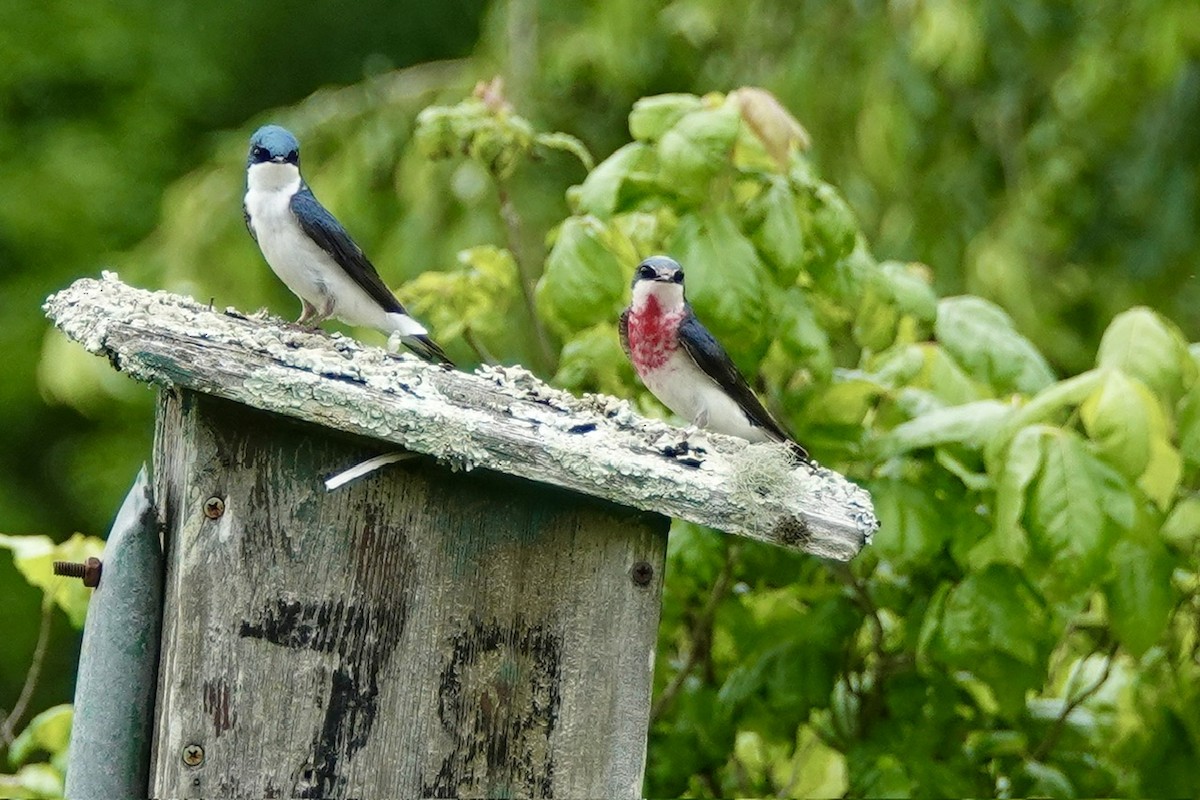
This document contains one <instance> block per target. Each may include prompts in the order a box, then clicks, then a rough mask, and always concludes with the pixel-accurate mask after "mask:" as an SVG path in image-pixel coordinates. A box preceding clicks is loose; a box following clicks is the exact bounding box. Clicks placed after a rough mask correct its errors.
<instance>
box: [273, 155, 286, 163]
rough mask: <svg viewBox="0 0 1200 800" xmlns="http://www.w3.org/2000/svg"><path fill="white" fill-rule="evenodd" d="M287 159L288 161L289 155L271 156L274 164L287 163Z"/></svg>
mask: <svg viewBox="0 0 1200 800" xmlns="http://www.w3.org/2000/svg"><path fill="white" fill-rule="evenodd" d="M286 161H287V156H273V157H272V158H271V163H272V164H283V163H285V162H286Z"/></svg>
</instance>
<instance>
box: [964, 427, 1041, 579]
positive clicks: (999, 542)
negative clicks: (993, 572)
mask: <svg viewBox="0 0 1200 800" xmlns="http://www.w3.org/2000/svg"><path fill="white" fill-rule="evenodd" d="M1053 430H1054V429H1052V428H1045V427H1042V426H1031V427H1028V428H1022V429H1021V430H1020V431H1019V432H1018V433H1017V435H1016V436H1014V437H1013V439H1012V442H1011V443H1010V444H1009V446H1008V453H1007V456H1006V458H1005V459H1004V461H1003V463H1002V464H1001V465H1000V473H999V475H998V476H997V477H996V501H995V516H996V524H995V528H994V530H993V533H992V535H991V536H989V537H988V538H986V539H984V540H983V541H982V542H980V543H979V544H977V545H976V546H975V547H974V548H973V549H972V550H971V553H970V556H969V558H970V562H971V565H972V567H973V568H974V569H983V568H984V567H985V566H987V565H988V564H991V563H1006V564H1013V565H1016V566H1020V565H1022V564H1024V563H1025V558H1026V556H1027V555H1028V553H1029V540H1028V537H1027V535H1026V532H1025V529H1024V528H1023V527H1022V526H1021V517H1022V516H1023V515H1024V513H1025V496H1026V490H1027V489H1028V488H1029V484H1031V483H1032V482H1033V477H1034V475H1036V474H1037V472H1038V469H1039V468H1040V467H1041V465H1042V439H1043V438H1044V437H1045V436H1046V435H1047V434H1048V433H1049V432H1051V431H1053Z"/></svg>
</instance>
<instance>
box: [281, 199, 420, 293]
mask: <svg viewBox="0 0 1200 800" xmlns="http://www.w3.org/2000/svg"><path fill="white" fill-rule="evenodd" d="M292 213H293V214H295V215H296V221H297V222H299V223H300V227H301V229H302V230H303V231H304V232H305V233H306V234H307V235H308V236H309V238H311V239H312V240H313V241H314V242H316V243H317V245H319V246H320V248H321V249H322V250H324V251H325V252H326V253H329V255H330V256H331V257H332V258H333V260H334V261H335V262H336V263H337V265H338V266H339V267H341V268H342V269H343V270H345V272H346V274H347V275H349V276H350V277H351V278H353V279H354V282H355V283H357V284H358V285H359V286H360V287H362V289H363V291H365V292H366V293H367V294H368V295H369V296H370V297H371V299H373V300H374V301H375V302H377V303H379V305H381V306H383V308H384V309H385V310H387V311H394V312H399V313H401V314H405V313H408V312H406V311H405V310H404V306H402V305H401V304H400V301H399V300H397V299H396V296H395V295H394V294H392V290H391V289H389V288H388V287H387V286H386V285H385V284H384V282H383V279H382V278H380V277H379V273H378V272H376V271H375V267H374V265H373V264H371V262H370V261H368V260H367V257H366V256H365V255H363V251H362V250H361V249H359V246H358V245H356V244H355V243H354V240H353V239H351V238H350V234H349V233H347V232H346V229H345V228H343V227H342V225H341V223H340V222H338V221H337V220H336V219H334V218H333V214H330V213H329V212H328V211H326V210H325V206H323V205H321V204H320V203H319V202H317V198H315V197H313V193H312V192H311V191H310V190H309V188H308V187H307V186H301V187H300V190H299V191H298V192H296V194H294V195H293V196H292Z"/></svg>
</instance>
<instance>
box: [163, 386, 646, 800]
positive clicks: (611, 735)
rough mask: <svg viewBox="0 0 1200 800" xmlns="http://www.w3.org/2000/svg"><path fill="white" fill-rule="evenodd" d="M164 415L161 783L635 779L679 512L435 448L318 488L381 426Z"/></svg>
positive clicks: (403, 789) (462, 785) (173, 400)
mask: <svg viewBox="0 0 1200 800" xmlns="http://www.w3.org/2000/svg"><path fill="white" fill-rule="evenodd" d="M158 420H159V424H158V429H157V434H156V445H155V462H154V466H155V470H154V471H155V475H156V480H157V483H158V487H157V491H158V497H159V498H161V500H162V503H161V513H162V515H163V524H164V526H165V527H164V530H165V532H166V533H165V539H166V545H167V578H166V587H165V592H164V594H165V609H164V615H163V648H162V663H161V670H160V673H159V692H158V704H157V708H156V735H155V737H154V738H155V751H154V753H153V756H152V772H151V775H152V777H151V785H150V787H149V788H150V793H151V794H152V795H153V796H159V797H183V796H192V797H197V796H199V797H560V798H561V797H637V796H639V795H640V791H641V781H642V772H643V768H644V760H645V746H646V732H647V729H648V725H649V708H650V692H651V669H652V665H653V657H654V647H655V636H656V630H657V626H658V617H659V605H660V593H661V587H662V568H663V560H664V553H665V547H666V531H667V524H668V520H667V519H666V518H664V517H661V516H657V515H653V514H646V513H641V512H637V511H633V510H630V509H627V508H622V507H619V506H616V505H613V504H611V503H607V502H603V501H598V500H594V499H590V498H586V497H583V496H581V495H578V494H575V493H570V492H565V491H562V490H557V489H553V488H550V487H546V486H543V485H537V484H533V483H530V482H528V481H524V480H521V479H517V478H511V477H505V476H500V475H496V474H494V473H491V472H487V471H476V472H471V473H464V472H461V471H460V472H455V471H452V470H451V469H450V468H448V467H447V466H445V465H443V464H439V463H438V461H437V460H435V459H433V458H415V459H412V460H409V461H405V462H404V463H402V464H399V465H395V466H392V467H389V468H388V469H386V470H383V471H380V472H378V473H375V474H373V475H371V476H369V477H367V478H364V479H362V480H359V481H357V482H355V483H353V484H351V485H349V486H347V487H344V488H342V489H338V490H336V491H334V492H328V491H326V490H325V488H324V485H323V482H322V481H323V478H325V477H326V476H328V475H329V474H330V473H333V472H336V471H339V470H341V469H344V468H345V467H347V466H350V465H351V464H354V463H356V462H358V461H360V460H361V459H363V458H366V457H369V456H371V455H374V454H376V453H377V452H379V450H380V449H381V447H382V445H381V443H380V442H378V441H372V440H369V439H364V438H360V437H354V436H349V435H346V434H343V433H339V432H335V431H330V430H328V429H324V428H319V427H317V426H314V425H309V424H303V423H298V422H295V421H291V420H287V419H285V418H282V417H279V416H276V415H271V414H266V413H262V412H258V411H254V410H250V409H247V408H246V407H244V406H239V405H236V404H233V403H230V402H227V401H222V400H218V399H213V398H210V397H205V396H203V395H199V394H196V393H194V392H190V391H179V390H166V391H163V392H161V393H160V407H159V415H158ZM209 498H219V499H220V500H221V503H222V504H223V509H224V510H223V513H221V514H220V515H219V516H217V517H216V518H212V517H211V515H210V514H206V513H205V503H206V501H207V500H208V499H209ZM200 752H202V760H201V762H200V763H199V764H195V765H189V763H187V760H190V761H193V762H194V761H196V759H197V754H198V753H200ZM185 754H186V755H187V760H185Z"/></svg>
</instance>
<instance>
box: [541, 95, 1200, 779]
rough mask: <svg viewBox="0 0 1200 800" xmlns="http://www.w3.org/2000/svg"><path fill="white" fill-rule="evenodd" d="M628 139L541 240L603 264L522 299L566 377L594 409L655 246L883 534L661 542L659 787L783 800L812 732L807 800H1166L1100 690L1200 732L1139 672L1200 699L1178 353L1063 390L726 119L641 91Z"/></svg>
mask: <svg viewBox="0 0 1200 800" xmlns="http://www.w3.org/2000/svg"><path fill="white" fill-rule="evenodd" d="M726 114H727V115H729V116H728V117H726V116H723V115H726ZM718 115H722V116H718ZM730 119H732V120H733V121H734V122H735V123H736V125H735V126H734V128H733V129H732V130H731V127H730V123H729V120H730ZM629 122H630V130H631V133H632V134H633V135H634V137H635V138H636V139H637V140H638V141H636V142H635V143H633V144H628V145H625V146H623V147H621V148H619V149H618V150H617V151H616V152H615V153H614V154H613V155H612V156H611V157H610V158H609V159H607V160H605V161H603V162H601V163H600V164H599V165H598V166H597V167H596V168H595V170H593V172H592V173H591V174H590V175H589V176H588V177H587V178H586V179H585V180H584V181H583V183H582V184H581V185H580V186H579V187H577V188H576V189H574V190H573V192H572V193H571V197H572V202H573V206H574V208H575V210H576V214H575V215H574V216H572V217H569V218H568V219H567V220H565V221H564V222H563V223H561V225H560V227H559V233H558V236H559V237H560V238H559V241H562V239H563V238H566V239H568V240H571V241H574V239H575V238H578V237H579V236H580V234H579V233H577V231H581V230H586V231H587V237H588V238H587V240H586V241H588V242H589V246H591V247H592V248H593V250H592V251H590V252H589V251H586V250H584V249H583V248H582V247H580V246H578V245H576V246H573V248H572V250H571V251H570V255H569V257H567V258H560V257H557V256H556V254H555V252H554V251H552V253H551V259H549V260H548V263H547V270H546V272H545V274H544V275H543V277H542V279H541V282H540V285H539V297H540V300H541V303H540V306H539V308H540V310H541V311H542V313H543V314H544V315H545V316H546V318H547V319H548V320H552V321H553V324H554V326H555V329H556V330H557V331H558V332H559V333H560V334H561V335H562V336H563V337H564V339H565V340H566V342H567V347H568V348H577V349H578V350H579V351H580V352H582V353H586V354H587V359H586V360H584V359H582V358H572V359H571V368H570V370H569V372H568V373H560V376H559V378H560V379H561V380H563V381H564V383H566V384H567V385H570V386H572V387H581V386H596V385H600V384H601V383H602V382H603V381H604V376H606V375H610V374H612V372H613V371H614V370H615V369H619V368H620V363H614V359H617V358H618V356H617V354H616V353H615V351H614V349H613V348H612V347H611V346H604V345H602V344H601V342H606V343H609V342H611V341H612V340H613V338H614V337H613V335H612V334H611V333H610V332H609V331H608V330H606V327H607V326H610V325H611V324H612V323H611V320H612V317H613V314H614V307H615V306H617V305H619V304H620V302H621V300H620V297H614V296H613V295H612V288H611V287H612V286H613V285H614V284H616V283H617V282H618V281H623V280H624V279H626V278H627V277H628V273H627V270H628V265H630V264H632V263H634V262H635V261H636V258H640V257H644V256H646V255H649V254H651V253H653V252H660V251H662V252H668V253H670V254H672V255H674V256H675V257H677V258H678V259H680V261H681V263H683V265H684V267H685V269H686V270H687V273H688V286H689V296H690V298H691V299H692V301H693V303H694V305H695V306H696V309H697V313H698V314H699V315H700V316H701V318H702V319H704V320H705V322H706V323H707V324H709V325H710V326H711V327H712V328H713V329H714V330H715V331H716V332H717V333H718V335H719V336H720V337H721V338H722V339H723V340H724V341H725V342H726V344H727V345H731V346H732V347H733V351H732V354H733V356H734V358H735V359H737V360H738V362H739V364H740V365H741V366H742V367H743V369H745V370H746V371H747V372H748V373H749V374H751V375H754V376H755V378H756V382H757V383H759V385H761V386H762V387H763V388H764V393H765V394H766V396H767V397H768V398H769V399H770V401H771V403H772V404H773V405H774V406H775V407H776V408H777V409H779V410H780V411H781V412H782V413H783V414H784V416H785V417H786V418H787V419H788V420H789V421H790V422H791V423H792V424H793V427H794V428H796V429H797V430H799V431H801V440H802V441H805V442H806V443H809V445H810V449H812V450H813V451H814V453H815V454H816V455H817V456H818V457H819V458H821V459H822V460H823V461H830V462H833V463H834V464H835V465H836V466H837V467H838V468H841V469H846V470H848V471H849V472H850V474H852V475H855V476H857V477H858V478H859V479H860V480H864V481H866V482H867V483H868V485H870V486H871V488H872V491H873V494H874V496H875V499H876V502H877V504H878V511H879V515H880V518H881V520H882V523H883V526H882V529H881V530H880V532H879V534H878V537H877V542H876V544H875V546H874V547H873V548H871V549H869V550H868V551H867V552H865V553H864V554H863V555H862V556H860V557H859V559H857V560H856V561H855V562H854V564H853V565H852V568H851V569H850V570H848V571H842V570H841V569H834V570H832V571H830V570H827V569H825V568H823V567H820V566H818V565H816V564H813V563H811V562H809V561H807V560H802V559H796V560H792V559H780V558H779V556H778V554H775V553H762V554H760V553H759V552H757V550H758V549H757V548H751V547H750V546H748V545H739V546H737V547H733V548H729V549H726V546H725V545H723V544H721V541H720V539H716V540H714V539H712V538H711V537H712V534H702V533H701V532H699V531H696V530H695V529H693V528H692V527H691V526H687V525H676V527H675V529H674V531H673V534H672V545H671V550H670V554H669V558H670V572H669V573H668V575H669V579H668V587H667V588H668V596H667V601H666V604H665V607H664V621H663V629H662V631H663V633H662V636H663V640H662V642H661V646H660V661H659V666H658V667H657V670H658V686H659V687H660V689H659V691H660V695H659V699H658V701H657V703H658V705H657V711H658V714H657V716H656V721H655V724H654V728H653V730H652V737H651V750H650V771H649V774H648V781H649V783H648V789H649V793H650V794H656V795H675V794H682V793H689V794H700V795H715V796H724V795H732V794H739V795H762V794H775V793H779V792H780V791H783V792H784V793H785V794H791V793H792V792H794V791H795V790H796V787H797V778H796V777H795V774H796V770H797V769H803V767H800V766H797V764H798V763H799V762H797V761H796V759H797V758H799V757H800V753H801V749H800V746H799V743H802V742H804V741H808V740H810V738H809V737H815V739H816V740H817V741H819V742H821V744H822V746H823V747H824V748H826V749H825V750H823V751H822V752H823V756H822V758H823V759H825V760H823V761H821V762H820V763H822V764H834V763H835V764H837V767H836V768H835V769H834V770H833V773H831V774H835V775H844V776H845V777H844V780H845V781H846V783H845V785H844V787H843V786H842V785H840V784H838V783H837V782H836V780H835V781H834V782H833V783H828V784H822V785H828V786H833V787H836V788H835V791H838V792H841V791H843V790H844V791H846V792H848V793H849V794H851V795H866V796H875V795H881V794H882V795H889V796H890V795H914V794H931V793H938V794H950V795H978V794H991V793H1003V794H1008V793H1011V794H1015V795H1025V794H1051V795H1055V796H1058V795H1076V794H1092V793H1101V794H1103V793H1110V794H1111V793H1127V792H1138V791H1144V790H1145V788H1146V787H1149V786H1152V785H1156V783H1157V782H1158V781H1159V780H1160V778H1159V776H1157V775H1150V774H1147V773H1144V772H1143V771H1141V770H1139V769H1138V768H1137V767H1136V766H1134V765H1133V762H1131V761H1129V760H1128V754H1129V753H1130V752H1139V753H1145V752H1146V750H1145V749H1144V748H1146V747H1149V746H1151V745H1150V744H1149V743H1148V740H1147V739H1146V737H1145V734H1144V732H1143V731H1142V729H1141V727H1140V723H1138V722H1137V721H1136V719H1137V718H1138V717H1140V716H1142V715H1143V714H1144V712H1142V711H1138V712H1136V713H1135V712H1130V711H1127V712H1125V713H1124V714H1121V713H1116V712H1114V711H1113V710H1112V700H1111V697H1110V695H1104V694H1103V692H1110V693H1115V695H1116V696H1118V697H1123V698H1127V699H1126V700H1125V701H1123V702H1127V703H1129V704H1131V706H1130V707H1131V708H1132V707H1138V708H1144V707H1145V704H1151V705H1153V706H1154V707H1155V708H1157V709H1162V710H1163V711H1164V712H1165V713H1168V714H1171V715H1174V716H1175V717H1177V718H1186V717H1188V716H1189V715H1193V716H1194V715H1195V714H1196V713H1197V711H1198V710H1200V707H1198V706H1196V705H1195V699H1194V693H1189V694H1188V696H1187V697H1182V696H1179V695H1177V694H1172V693H1169V692H1163V691H1161V690H1160V689H1159V688H1158V687H1155V686H1153V685H1152V684H1151V683H1146V682H1144V681H1140V680H1139V681H1134V680H1131V679H1130V677H1129V676H1131V675H1139V676H1149V675H1153V674H1158V673H1162V672H1163V671H1164V670H1166V671H1168V672H1170V673H1178V674H1179V676H1180V677H1179V678H1177V679H1176V680H1179V679H1183V677H1182V676H1184V675H1187V676H1191V677H1190V678H1187V679H1188V680H1190V679H1194V678H1196V677H1200V674H1198V673H1197V668H1196V665H1195V662H1194V658H1193V654H1194V648H1195V647H1196V640H1195V636H1194V635H1193V634H1192V633H1187V632H1185V631H1189V630H1191V631H1194V626H1195V625H1196V623H1197V622H1198V621H1200V620H1198V617H1197V606H1196V597H1197V595H1196V591H1197V584H1198V580H1200V578H1198V576H1197V573H1196V571H1195V563H1196V562H1195V542H1196V538H1197V533H1196V529H1195V526H1196V525H1197V524H1198V523H1200V519H1198V516H1197V515H1198V513H1200V512H1197V511H1196V508H1198V507H1200V506H1197V505H1196V500H1195V497H1194V495H1193V494H1192V493H1193V492H1194V491H1195V489H1196V483H1195V481H1196V469H1195V464H1194V462H1188V461H1187V459H1186V458H1185V456H1184V454H1183V452H1181V446H1182V445H1183V444H1184V443H1185V442H1188V441H1191V440H1190V439H1187V438H1186V437H1187V436H1191V435H1192V433H1191V432H1192V431H1193V430H1194V421H1193V420H1194V418H1195V415H1196V411H1195V404H1196V401H1195V400H1194V397H1195V395H1194V394H1193V393H1194V391H1195V386H1196V385H1197V377H1196V364H1195V360H1194V358H1193V357H1192V355H1191V353H1190V352H1189V349H1188V347H1187V345H1186V343H1185V341H1184V340H1183V338H1182V336H1180V334H1179V333H1178V331H1177V330H1176V329H1175V328H1174V326H1172V325H1170V324H1169V323H1167V322H1166V321H1165V320H1163V319H1162V318H1161V317H1159V316H1158V315H1157V314H1155V313H1154V312H1152V311H1149V310H1147V309H1135V310H1133V311H1130V312H1128V313H1126V314H1123V315H1120V316H1118V317H1117V318H1116V319H1115V320H1114V321H1113V323H1112V325H1110V327H1109V328H1108V330H1107V331H1106V332H1105V334H1104V337H1103V339H1102V342H1101V345H1100V348H1099V353H1098V355H1097V358H1096V364H1097V366H1096V369H1095V370H1093V371H1091V372H1088V373H1084V374H1083V375H1080V376H1075V377H1071V378H1067V379H1065V380H1061V381H1060V380H1057V379H1056V376H1055V375H1054V373H1053V371H1052V370H1051V368H1050V367H1049V365H1048V363H1047V360H1046V359H1045V357H1044V356H1043V355H1042V354H1041V353H1040V352H1039V350H1038V348H1037V347H1036V346H1035V345H1034V344H1033V343H1032V342H1031V341H1030V340H1029V339H1027V338H1026V337H1024V336H1023V335H1021V334H1020V333H1019V332H1018V330H1017V327H1016V326H1015V325H1014V323H1013V321H1012V319H1011V318H1010V317H1009V316H1008V315H1007V314H1005V313H1004V312H1003V311H1002V310H1001V309H1000V308H998V307H997V306H995V305H994V304H992V303H989V302H987V301H985V300H983V299H980V298H977V297H956V298H950V299H945V300H942V301H940V302H938V301H937V300H936V298H935V296H934V294H933V292H932V290H931V289H930V287H929V284H928V282H927V275H928V272H927V271H925V270H923V269H921V268H920V267H919V266H914V265H904V264H899V263H896V262H882V263H880V262H876V261H875V259H874V258H873V257H872V256H871V255H870V252H869V250H868V249H867V248H866V246H865V244H864V242H863V239H862V237H861V236H860V235H859V234H858V232H857V231H856V229H855V228H854V226H853V222H852V219H851V218H850V217H849V215H848V214H847V212H846V210H845V209H846V206H845V203H844V202H843V201H841V199H840V198H839V197H838V196H837V194H836V192H835V190H833V189H832V187H830V186H828V185H827V184H824V183H822V182H821V181H820V180H819V179H818V178H816V177H815V173H814V171H813V169H812V166H811V165H810V164H808V163H807V161H806V160H805V157H804V156H803V155H801V154H799V153H795V152H793V154H792V156H791V161H790V163H789V166H788V168H787V169H786V171H784V172H782V173H780V172H779V171H778V170H777V168H774V167H772V166H771V165H770V163H768V162H764V161H760V160H757V159H753V158H748V157H746V155H745V154H746V153H748V152H750V148H749V147H742V146H739V145H738V144H737V142H740V141H744V140H746V139H750V138H752V137H755V136H756V133H755V130H754V129H753V128H752V127H751V126H750V125H749V124H748V122H747V120H746V118H745V117H744V116H741V115H740V112H738V110H737V106H736V105H735V104H733V103H732V102H731V101H730V100H729V98H728V97H726V98H722V97H720V96H718V95H707V96H705V97H703V98H700V97H688V96H681V95H670V96H666V97H662V98H648V99H646V100H643V101H639V103H638V104H636V105H635V107H634V110H633V112H632V113H631V115H630V121H629ZM699 152H703V153H704V157H703V169H701V168H699V167H698V166H695V165H698V164H699V163H700V160H699V159H697V161H696V162H695V164H693V162H691V161H689V156H690V155H691V154H693V153H699ZM780 209H782V210H780ZM631 215H642V216H643V217H648V218H649V219H648V222H646V224H644V225H642V226H641V228H640V230H641V231H642V232H643V234H644V235H643V237H642V238H641V239H638V240H637V241H636V246H637V252H636V258H628V257H624V258H622V257H618V256H617V253H618V252H619V248H616V247H613V246H612V245H611V244H600V243H601V242H612V241H618V240H619V241H620V242H621V243H622V244H621V247H626V246H627V244H628V243H629V242H631V241H633V240H632V239H631V238H630V237H625V236H624V235H623V233H624V231H625V230H626V228H627V220H628V219H629V218H630V216H631ZM606 237H607V238H606ZM623 265H625V266H624V268H623ZM589 287H600V288H597V289H596V290H595V291H591V290H590V288H589ZM583 297H586V299H581V298H583ZM606 316H607V317H608V319H609V320H610V322H609V323H605V322H604V318H605V317H606ZM833 342H837V345H836V346H834V345H833V344H832V343H833ZM830 366H832V367H833V369H830ZM589 369H590V375H589V374H588V373H589ZM604 385H606V386H608V385H611V384H607V383H606V384H604ZM640 402H641V403H642V404H643V405H651V404H652V401H649V400H648V399H647V398H645V397H644V396H643V397H641V398H640ZM1189 464H1190V466H1189ZM714 560H715V563H716V564H717V565H722V564H723V566H719V568H718V569H717V571H716V572H715V573H714V571H713V564H714ZM770 561H774V562H775V563H768V562H770ZM785 566H786V567H787V569H781V567H785ZM1185 576H1186V577H1185ZM1185 587H1190V588H1185ZM1181 619H1187V620H1189V621H1188V622H1186V623H1183V622H1177V623H1176V625H1175V626H1173V625H1172V621H1173V620H1176V621H1178V620H1181ZM1189 626H1190V627H1189ZM664 660H665V662H666V663H665V664H664V663H663V661H664ZM1081 665H1091V666H1089V667H1088V669H1089V670H1091V673H1092V674H1091V675H1090V678H1089V681H1088V682H1082V681H1080V680H1078V679H1076V674H1077V673H1079V672H1080V671H1081V670H1082V669H1083V666H1081ZM1095 665H1100V668H1099V672H1097V670H1096V669H1095V668H1094V667H1095ZM1114 685H1115V686H1119V688H1117V689H1113V688H1112V686H1114ZM1106 697H1108V698H1109V699H1102V698H1106ZM1167 709H1170V710H1169V711H1167ZM1130 714H1134V716H1132V717H1131V716H1130ZM964 741H966V742H967V745H966V747H964V746H963V742H964ZM1186 741H1187V744H1186V745H1185V747H1186V748H1187V752H1189V753H1196V752H1197V750H1198V749H1200V738H1198V737H1197V736H1196V731H1191V732H1190V733H1189V734H1188V737H1187V739H1186ZM1181 746H1184V745H1181ZM829 759H832V761H829ZM820 769H823V770H824V769H827V767H821V768H820ZM822 774H824V773H822ZM1186 785H1188V786H1190V787H1191V789H1189V791H1194V790H1195V788H1196V786H1197V785H1196V784H1195V783H1194V782H1192V783H1189V784H1186ZM948 787H952V788H948Z"/></svg>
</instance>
